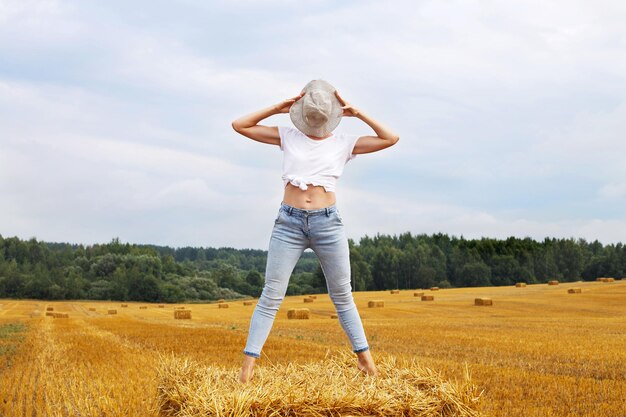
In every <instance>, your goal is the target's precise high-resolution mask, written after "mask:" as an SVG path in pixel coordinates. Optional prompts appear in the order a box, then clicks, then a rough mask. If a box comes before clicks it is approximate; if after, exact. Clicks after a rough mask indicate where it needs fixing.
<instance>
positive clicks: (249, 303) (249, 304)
mask: <svg viewBox="0 0 626 417" xmlns="http://www.w3.org/2000/svg"><path fill="white" fill-rule="evenodd" d="M253 304H254V301H244V302H243V305H245V306H251V305H253Z"/></svg>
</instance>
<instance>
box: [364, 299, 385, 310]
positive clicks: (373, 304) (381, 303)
mask: <svg viewBox="0 0 626 417" xmlns="http://www.w3.org/2000/svg"><path fill="white" fill-rule="evenodd" d="M367 306H368V307H370V308H375V307H384V306H385V302H384V301H383V300H372V301H368V302H367Z"/></svg>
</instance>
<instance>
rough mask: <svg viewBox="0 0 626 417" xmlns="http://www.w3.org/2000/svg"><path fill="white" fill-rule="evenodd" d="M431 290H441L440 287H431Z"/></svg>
mask: <svg viewBox="0 0 626 417" xmlns="http://www.w3.org/2000/svg"><path fill="white" fill-rule="evenodd" d="M430 290H431V291H439V287H430Z"/></svg>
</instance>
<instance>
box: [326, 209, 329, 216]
mask: <svg viewBox="0 0 626 417" xmlns="http://www.w3.org/2000/svg"><path fill="white" fill-rule="evenodd" d="M328 216H330V210H329V209H328V207H326V217H328Z"/></svg>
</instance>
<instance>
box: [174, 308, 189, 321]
mask: <svg viewBox="0 0 626 417" xmlns="http://www.w3.org/2000/svg"><path fill="white" fill-rule="evenodd" d="M174 318H175V319H190V318H191V310H174Z"/></svg>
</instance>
